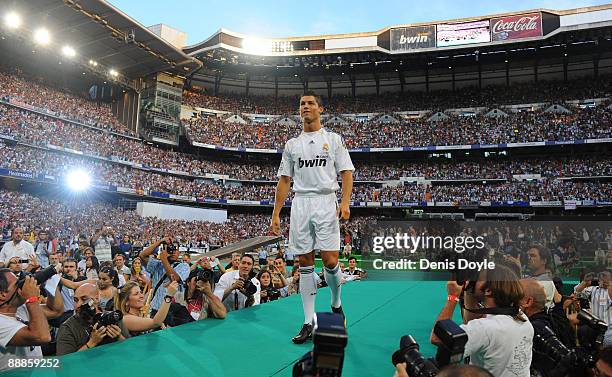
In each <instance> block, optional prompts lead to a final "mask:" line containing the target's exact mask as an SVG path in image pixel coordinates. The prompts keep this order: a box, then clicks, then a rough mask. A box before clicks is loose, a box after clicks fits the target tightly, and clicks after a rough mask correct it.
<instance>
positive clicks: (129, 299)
mask: <svg viewBox="0 0 612 377" xmlns="http://www.w3.org/2000/svg"><path fill="white" fill-rule="evenodd" d="M177 289H178V283H177V282H176V281H173V282H172V283H170V285H168V288H167V291H168V295H169V296H174V294H175V293H176V290H177ZM170 304H171V301H170V300H164V302H163V303H162V304H161V306H160V307H159V310H158V311H157V313H155V316H154V317H153V318H149V317H147V313H143V308H144V306H145V297H144V294H143V293H142V291H141V290H140V286H139V285H138V283H137V282H134V281H129V282H127V283H126V284H125V285H124V286H123V288H121V291H120V292H119V307H118V308H117V309H118V310H121V312H122V313H123V323H124V324H125V327H126V328H127V329H128V331H129V332H130V335H131V336H138V335H142V334H146V333H148V332H150V331H151V330H154V329H156V328H158V327H160V326H161V325H162V324H163V323H164V320H165V319H166V316H167V315H168V310H169V309H170Z"/></svg>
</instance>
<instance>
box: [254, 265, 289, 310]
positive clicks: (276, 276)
mask: <svg viewBox="0 0 612 377" xmlns="http://www.w3.org/2000/svg"><path fill="white" fill-rule="evenodd" d="M257 280H259V283H260V284H261V293H260V294H261V296H260V297H261V302H262V303H264V302H268V301H274V300H277V299H279V298H281V297H286V296H288V291H287V282H286V280H285V278H284V277H283V278H281V274H280V273H278V272H272V271H270V270H268V269H262V270H261V271H259V273H258V274H257ZM277 291H278V292H277Z"/></svg>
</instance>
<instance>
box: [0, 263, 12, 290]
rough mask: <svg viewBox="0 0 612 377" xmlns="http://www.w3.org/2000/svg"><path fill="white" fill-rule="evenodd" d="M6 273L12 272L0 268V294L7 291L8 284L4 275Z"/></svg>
mask: <svg viewBox="0 0 612 377" xmlns="http://www.w3.org/2000/svg"><path fill="white" fill-rule="evenodd" d="M8 272H10V273H11V274H12V273H13V271H11V270H10V269H8V268H0V292H7V291H8V286H9V282H8V279H7V278H6V274H7V273H8Z"/></svg>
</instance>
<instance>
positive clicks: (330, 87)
mask: <svg viewBox="0 0 612 377" xmlns="http://www.w3.org/2000/svg"><path fill="white" fill-rule="evenodd" d="M325 81H327V100H328V101H329V100H331V97H332V79H331V77H327V78H326V79H325Z"/></svg>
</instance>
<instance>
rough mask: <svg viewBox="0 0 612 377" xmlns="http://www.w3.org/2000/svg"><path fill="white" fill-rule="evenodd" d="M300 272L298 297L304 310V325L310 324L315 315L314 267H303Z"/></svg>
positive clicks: (315, 288) (315, 286) (315, 285)
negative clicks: (300, 297)
mask: <svg viewBox="0 0 612 377" xmlns="http://www.w3.org/2000/svg"><path fill="white" fill-rule="evenodd" d="M299 271H300V296H302V307H303V308H304V323H307V324H309V325H310V324H312V320H313V319H314V313H315V298H316V297H317V284H316V283H315V273H314V266H304V267H300V268H299Z"/></svg>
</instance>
